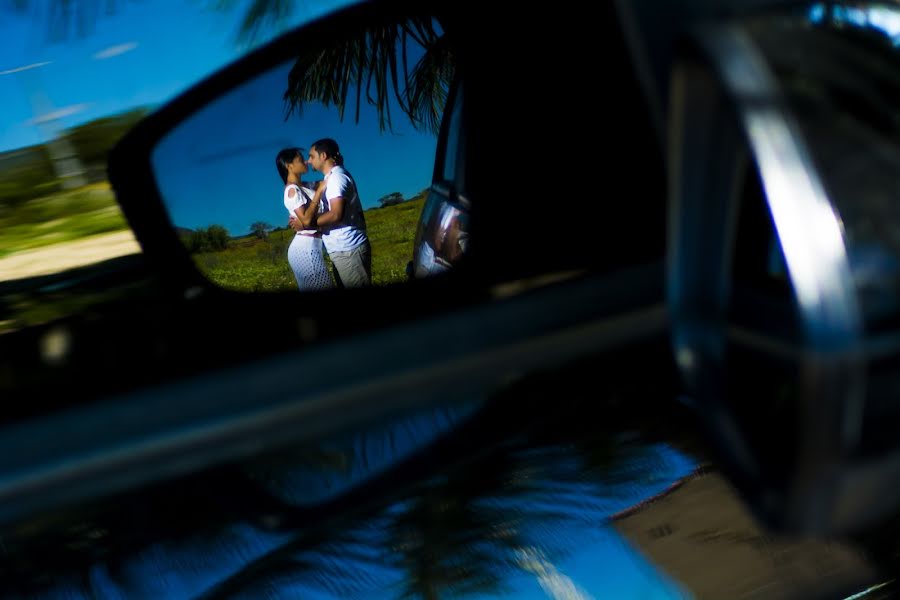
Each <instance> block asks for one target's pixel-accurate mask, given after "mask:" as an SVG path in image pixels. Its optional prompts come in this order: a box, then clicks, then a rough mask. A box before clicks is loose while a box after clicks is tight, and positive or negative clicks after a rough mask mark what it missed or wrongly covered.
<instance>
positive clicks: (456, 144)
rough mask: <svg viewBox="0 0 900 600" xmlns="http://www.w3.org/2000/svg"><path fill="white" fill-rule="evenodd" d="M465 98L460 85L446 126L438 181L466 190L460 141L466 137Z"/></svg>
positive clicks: (454, 96)
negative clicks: (463, 115)
mask: <svg viewBox="0 0 900 600" xmlns="http://www.w3.org/2000/svg"><path fill="white" fill-rule="evenodd" d="M463 97H464V94H463V86H462V85H461V84H460V85H459V86H458V87H457V88H456V90H455V93H454V95H453V96H452V100H451V102H452V103H453V105H452V108H451V112H450V118H449V120H448V121H447V125H446V127H447V129H446V136H447V137H446V141H445V145H444V147H443V148H442V149H441V154H442V156H441V158H442V160H441V164H440V171H439V173H438V176H437V181H440V182H443V183H446V184H451V183H452V184H456V185H457V186H459V187H460V188H464V186H462V185H461V184H463V183H464V182H463V181H462V180H461V178H462V176H463V171H464V164H463V161H464V159H465V157H464V153H461V152H460V147H461V145H460V140H461V139H462V136H463V135H464V132H463V128H462V114H463Z"/></svg>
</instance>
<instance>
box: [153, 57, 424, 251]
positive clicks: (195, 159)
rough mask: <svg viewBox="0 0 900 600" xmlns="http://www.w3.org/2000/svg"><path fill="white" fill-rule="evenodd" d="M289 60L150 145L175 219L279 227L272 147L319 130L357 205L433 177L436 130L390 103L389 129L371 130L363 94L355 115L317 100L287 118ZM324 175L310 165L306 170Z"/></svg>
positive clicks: (191, 224)
mask: <svg viewBox="0 0 900 600" xmlns="http://www.w3.org/2000/svg"><path fill="white" fill-rule="evenodd" d="M292 66H293V62H288V63H286V64H285V65H283V66H282V67H280V68H277V69H273V70H272V71H270V72H268V73H265V74H263V75H262V76H260V77H258V78H255V79H253V80H252V81H250V82H248V83H245V84H244V85H242V86H240V87H238V88H237V89H235V90H233V91H232V92H230V93H228V94H226V95H225V96H223V97H222V98H220V99H218V100H217V101H216V102H214V103H212V104H210V105H208V106H206V107H204V108H203V109H202V110H201V111H199V112H198V113H196V114H194V115H192V116H191V118H190V119H188V120H187V121H185V122H183V123H182V124H181V125H180V126H179V127H178V128H176V129H175V130H173V131H172V132H170V133H169V134H168V135H167V136H166V137H165V138H163V140H162V142H161V143H160V145H159V146H158V147H157V148H156V149H155V150H154V152H153V166H154V171H155V173H156V177H157V182H158V184H159V188H160V194H161V196H162V198H163V201H164V202H165V204H166V207H167V208H168V210H169V214H170V216H171V218H172V221H173V223H174V224H175V225H176V226H178V227H185V228H188V229H196V228H198V227H206V226H208V225H210V224H213V223H216V224H220V225H223V226H224V227H225V228H226V229H227V230H228V231H229V233H231V235H242V234H246V233H249V231H250V225H251V223H254V222H256V221H264V222H267V223H269V224H271V225H274V226H283V225H284V224H285V223H286V221H287V212H286V211H285V209H284V206H283V204H282V190H283V187H284V186H283V184H282V182H281V179H280V178H279V176H278V172H277V171H276V169H275V162H274V160H275V154H276V153H277V152H278V151H279V150H280V149H281V148H285V147H291V146H299V147H302V148H305V149H306V150H307V151H308V149H309V144H310V143H312V142H313V141H315V140H317V139H320V138H323V137H331V138H334V139H336V140H337V141H338V143H339V144H340V146H341V153H342V154H343V155H344V157H345V159H346V166H347V168H348V169H349V171H350V172H351V173H352V174H353V176H354V178H355V179H356V182H357V185H358V186H359V193H360V199H361V200H362V204H363V208H364V209H367V208H371V207H373V206H378V199H379V198H381V197H383V196H386V195H387V194H390V193H392V192H400V193H402V194H403V196H404V197H405V198H410V197H412V196H414V195H415V194H416V193H418V192H421V191H422V190H424V189H426V188H427V187H428V186H429V185H430V183H431V176H432V171H433V169H434V157H435V148H436V145H437V138H436V137H435V136H434V135H432V134H431V133H421V132H417V131H415V130H414V129H413V128H412V126H411V125H410V124H409V123H408V121H407V120H406V117H405V116H404V115H403V113H402V112H401V111H400V109H399V107H398V106H396V103H394V104H393V105H392V106H391V116H392V120H393V130H392V131H384V132H379V131H378V125H377V118H376V112H375V109H374V108H373V107H372V106H369V105H368V104H365V102H363V106H362V108H361V114H360V122H359V124H357V123H356V122H355V120H354V116H353V114H352V113H353V107H351V108H350V109H348V110H347V113H346V114H345V118H344V120H343V122H342V121H341V120H340V119H339V116H338V111H337V109H336V108H335V107H333V106H332V107H328V108H326V107H323V106H322V105H321V104H318V103H315V104H312V103H311V104H307V105H304V107H303V111H302V113H301V114H300V115H299V116H298V115H297V114H296V113H295V114H293V115H291V116H290V117H288V118H287V120H285V117H284V114H285V106H284V101H283V100H282V94H283V93H284V90H285V88H286V87H287V79H288V72H289V71H290V70H291V67H292ZM354 96H355V93H354V92H353V91H351V93H350V97H351V98H352V97H354ZM321 178H322V177H321V174H318V173H316V172H315V171H312V170H310V173H309V174H308V175H304V176H303V179H304V181H316V180H320V179H321Z"/></svg>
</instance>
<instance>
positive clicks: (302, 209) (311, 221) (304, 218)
mask: <svg viewBox="0 0 900 600" xmlns="http://www.w3.org/2000/svg"><path fill="white" fill-rule="evenodd" d="M323 183H324V182H319V186H318V187H317V188H316V192H315V194H313V197H312V200H310V201H309V202H307V203H306V205H303V206H298V207H297V208H295V209H294V213H295V214H296V215H297V220H298V221H300V224H301V225H302V226H303V228H304V229H314V228H315V224H316V217H317V216H318V212H319V202H320V201H321V199H322V194H323V193H324V192H325V186H324V185H323Z"/></svg>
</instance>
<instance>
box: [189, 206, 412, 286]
mask: <svg viewBox="0 0 900 600" xmlns="http://www.w3.org/2000/svg"><path fill="white" fill-rule="evenodd" d="M424 204H425V200H424V198H419V199H417V200H410V201H408V202H404V203H402V204H397V205H394V206H389V207H387V208H378V209H372V210H367V211H366V213H365V215H366V226H367V228H368V233H369V242H370V243H371V245H372V282H373V283H374V284H376V285H386V284H390V283H398V282H402V281H405V280H406V263H407V262H409V261H410V260H412V251H413V241H414V238H415V235H416V226H417V224H418V221H419V215H420V214H421V213H422V207H423V206H424ZM293 236H294V232H293V231H291V230H287V229H281V230H276V231H273V232H272V233H270V234H269V237H268V239H265V240H260V239H256V238H249V237H248V238H241V239H236V240H231V242H229V246H228V249H227V250H222V251H219V252H206V253H203V254H196V255H194V262H195V264H196V265H197V268H198V269H200V271H201V272H202V273H203V274H204V275H206V277H208V278H209V279H210V280H211V281H212V282H214V283H216V284H218V285H220V286H222V287H224V288H227V289H230V290H238V291H255V292H259V291H279V290H291V289H296V288H297V282H296V281H294V275H293V273H291V267H290V265H289V264H288V262H287V248H288V245H289V244H290V243H291V239H293Z"/></svg>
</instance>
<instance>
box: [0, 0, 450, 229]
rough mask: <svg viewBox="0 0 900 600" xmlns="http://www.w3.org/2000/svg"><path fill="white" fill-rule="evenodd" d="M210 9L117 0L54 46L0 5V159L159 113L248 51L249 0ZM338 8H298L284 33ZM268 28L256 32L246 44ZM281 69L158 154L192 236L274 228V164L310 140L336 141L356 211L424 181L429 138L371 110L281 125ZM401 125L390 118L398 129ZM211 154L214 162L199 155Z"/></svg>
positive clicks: (203, 3) (42, 18) (280, 210)
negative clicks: (357, 117) (115, 121)
mask: <svg viewBox="0 0 900 600" xmlns="http://www.w3.org/2000/svg"><path fill="white" fill-rule="evenodd" d="M37 4H38V3H35V5H37ZM214 4H215V2H214V1H213V0H181V1H177V2H176V1H173V0H159V1H156V0H142V1H141V0H134V1H132V2H124V3H121V4H119V6H118V7H117V9H116V12H115V13H114V14H112V15H101V16H100V17H99V18H97V19H96V20H95V21H93V25H92V28H91V31H89V32H88V33H86V34H84V35H78V34H76V33H70V35H69V36H68V37H67V38H66V39H65V40H63V41H58V42H53V41H50V40H49V39H48V18H47V16H46V15H45V14H41V13H40V12H39V11H38V12H35V11H32V12H28V13H24V14H22V13H16V12H14V11H12V9H10V8H9V7H8V6H7V8H5V9H3V12H2V13H0V14H2V17H3V18H2V20H0V39H2V40H3V42H2V44H3V52H2V53H0V57H2V59H0V97H3V98H4V111H3V115H2V117H0V123H2V127H0V152H2V151H5V150H9V149H13V148H18V147H22V146H26V145H31V144H36V143H41V142H44V141H46V139H47V137H48V136H49V135H52V134H53V133H54V129H55V130H57V131H59V130H62V129H65V128H69V127H72V126H74V125H77V124H80V123H83V122H86V121H89V120H92V119H96V118H98V117H102V116H106V115H110V114H115V113H119V112H122V111H124V110H127V109H130V108H133V107H136V106H144V105H150V106H158V105H161V104H163V103H165V102H166V101H167V100H169V99H171V98H172V97H174V96H175V95H177V94H178V93H180V92H182V91H185V90H186V89H188V88H189V87H190V86H191V85H192V84H194V83H196V82H197V81H200V80H202V79H203V78H204V77H205V76H207V75H209V74H211V73H213V72H215V71H216V70H217V69H218V68H220V67H222V66H224V65H226V64H228V63H230V62H232V61H233V60H235V59H236V58H238V57H240V56H241V55H243V54H244V53H245V52H246V51H247V50H248V49H250V45H249V43H247V42H241V41H239V40H238V31H239V24H240V20H241V19H242V17H243V15H244V9H245V7H246V4H247V2H246V1H240V2H235V3H234V5H233V7H231V8H230V9H227V10H216V9H214V8H213V5H214ZM344 4H347V2H346V0H340V1H335V0H329V1H316V2H312V1H299V0H298V2H297V3H296V4H295V7H294V11H293V14H292V16H291V17H289V18H288V19H287V20H286V21H285V22H284V23H283V24H282V27H281V29H282V30H284V29H287V28H289V27H291V26H294V25H296V24H298V23H302V22H305V21H308V20H312V19H313V18H315V17H316V16H318V15H320V14H323V13H325V12H328V11H330V10H333V9H334V8H337V7H339V6H341V5H344ZM278 33H279V31H275V30H266V31H264V32H263V33H262V34H261V35H260V36H259V37H258V38H257V39H256V40H255V43H256V44H260V43H264V42H265V41H267V40H268V39H271V38H272V37H275V36H276V35H277V34H278ZM289 66H290V65H289V64H287V65H285V66H284V68H282V69H279V70H277V71H275V72H273V73H269V74H267V75H263V76H261V78H260V83H259V85H255V86H254V87H253V90H252V91H243V92H236V93H235V94H233V96H232V100H233V104H232V105H230V106H229V104H228V103H229V99H228V98H225V99H223V100H222V101H221V102H219V103H218V104H217V105H216V106H215V107H214V108H210V109H209V110H207V111H205V112H204V113H203V114H202V115H199V116H198V117H197V118H196V119H194V120H192V121H191V122H190V123H186V124H185V126H184V127H183V128H181V130H179V131H177V132H174V133H173V134H172V135H171V136H170V137H169V139H168V146H167V148H168V151H167V153H164V152H157V153H156V155H155V159H156V160H155V163H156V165H157V166H158V167H159V170H158V173H157V175H158V180H159V181H160V183H161V188H162V191H163V195H164V199H165V201H166V202H167V205H168V206H169V207H170V212H171V215H172V220H173V222H174V223H175V224H176V225H179V226H183V227H188V228H192V229H193V228H197V227H203V226H208V225H210V224H213V223H217V224H222V225H224V226H225V227H226V228H227V229H228V230H229V231H230V232H231V233H232V235H241V234H245V233H247V232H248V231H249V226H250V224H251V223H253V222H255V221H265V222H268V223H271V224H272V225H275V226H280V225H283V224H285V223H286V218H287V212H286V210H285V209H284V207H283V205H282V200H281V194H282V184H281V181H280V179H279V178H278V175H277V172H276V170H275V167H274V156H275V154H276V152H277V151H278V150H279V149H281V148H282V147H285V146H302V147H308V145H309V144H310V143H311V142H312V141H314V140H315V139H318V138H321V137H333V138H335V139H336V140H338V142H339V143H340V144H341V149H342V151H343V154H344V156H345V157H346V159H347V166H348V168H349V169H350V171H351V173H353V175H354V177H355V178H356V180H357V183H358V186H359V189H360V196H361V198H362V201H363V206H364V208H369V207H372V206H377V205H378V203H377V201H378V199H379V198H381V197H382V196H384V195H386V194H388V193H391V192H395V191H399V192H401V193H402V194H404V196H406V197H409V196H411V195H413V194H415V193H417V192H419V191H421V190H422V189H424V188H426V187H427V186H428V185H429V184H430V181H431V173H432V167H433V160H434V153H435V146H436V140H435V137H434V136H433V135H430V134H418V133H416V132H414V131H413V130H412V129H411V128H410V127H408V126H407V127H406V128H404V127H403V126H402V123H399V126H396V127H395V130H394V132H393V133H392V134H384V135H382V134H381V133H379V131H378V127H377V123H376V121H375V115H374V112H373V111H372V110H369V109H368V107H364V111H363V114H362V119H361V123H360V125H359V126H357V125H356V124H355V123H354V122H353V118H352V112H351V111H348V118H347V119H346V120H345V121H344V122H343V123H342V122H340V121H339V119H338V118H337V112H336V111H335V110H334V109H331V110H325V109H324V108H323V107H321V106H318V105H311V106H309V107H308V108H307V109H306V110H305V111H304V113H303V115H302V118H300V117H297V116H294V117H293V118H292V119H291V120H290V121H288V122H285V121H284V118H283V117H284V110H283V102H282V101H281V95H282V93H283V92H284V89H285V87H286V79H287V70H288V69H289ZM394 115H395V116H399V115H398V114H397V113H394ZM400 121H402V117H401V118H399V119H395V125H397V124H398V122H400ZM179 140H180V141H179ZM247 148H252V149H253V150H252V151H250V152H246V149H247ZM217 154H218V155H220V156H222V158H221V159H220V160H210V156H212V155H217ZM224 155H230V156H227V157H226V156H224ZM197 159H201V160H200V161H199V162H197ZM307 178H308V179H316V178H317V176H315V175H313V176H310V177H307Z"/></svg>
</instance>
